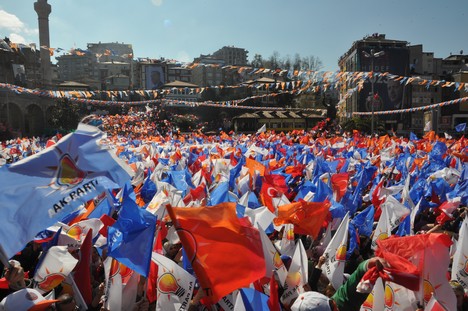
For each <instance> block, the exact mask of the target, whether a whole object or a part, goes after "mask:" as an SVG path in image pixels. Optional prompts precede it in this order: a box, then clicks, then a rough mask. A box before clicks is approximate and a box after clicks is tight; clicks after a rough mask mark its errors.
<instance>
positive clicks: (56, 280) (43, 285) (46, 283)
mask: <svg viewBox="0 0 468 311" xmlns="http://www.w3.org/2000/svg"><path fill="white" fill-rule="evenodd" d="M45 271H46V276H45V277H44V278H43V279H42V280H41V281H39V282H38V283H37V286H38V287H39V288H40V289H42V290H44V291H46V292H48V291H51V290H53V289H54V288H55V287H57V286H58V285H59V284H60V283H62V282H63V280H65V275H63V274H62V273H60V272H62V271H63V267H62V269H60V271H59V272H57V273H51V272H50V271H49V269H47V268H45Z"/></svg>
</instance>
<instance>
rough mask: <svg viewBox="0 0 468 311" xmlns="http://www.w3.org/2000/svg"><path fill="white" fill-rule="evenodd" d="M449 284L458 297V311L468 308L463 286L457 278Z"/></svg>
mask: <svg viewBox="0 0 468 311" xmlns="http://www.w3.org/2000/svg"><path fill="white" fill-rule="evenodd" d="M449 284H450V287H452V289H453V292H454V293H455V296H456V297H457V311H464V310H468V301H467V298H466V295H465V290H464V288H463V286H462V285H461V284H460V282H458V281H457V280H451V281H450V282H449Z"/></svg>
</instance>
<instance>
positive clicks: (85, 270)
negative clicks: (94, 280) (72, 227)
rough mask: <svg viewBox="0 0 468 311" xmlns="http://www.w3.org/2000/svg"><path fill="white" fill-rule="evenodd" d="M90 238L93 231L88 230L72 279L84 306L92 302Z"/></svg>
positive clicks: (91, 244) (91, 245)
mask: <svg viewBox="0 0 468 311" xmlns="http://www.w3.org/2000/svg"><path fill="white" fill-rule="evenodd" d="M92 236H93V229H90V230H89V231H88V233H87V234H86V238H85V239H84V241H83V243H82V244H81V248H80V259H79V262H78V264H77V265H76V267H75V270H74V273H73V279H74V280H75V283H76V286H77V287H78V288H79V290H80V293H81V296H82V297H83V300H84V301H85V303H86V304H88V305H89V304H91V302H92V301H93V290H92V288H91V269H90V267H91V254H92V251H93V250H92V247H93V243H92Z"/></svg>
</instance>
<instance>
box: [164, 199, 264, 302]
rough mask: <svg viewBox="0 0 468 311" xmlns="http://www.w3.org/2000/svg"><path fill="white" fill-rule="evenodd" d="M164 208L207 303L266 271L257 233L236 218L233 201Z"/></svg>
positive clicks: (247, 283) (251, 280)
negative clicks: (212, 204) (205, 205)
mask: <svg viewBox="0 0 468 311" xmlns="http://www.w3.org/2000/svg"><path fill="white" fill-rule="evenodd" d="M167 211H168V212H169V215H170V216H171V219H172V221H173V223H174V225H175V227H176V229H177V233H178V235H179V238H180V240H181V242H182V245H183V246H184V249H185V251H186V253H187V257H188V259H189V260H190V262H191V264H192V267H193V270H194V271H195V273H196V275H197V277H198V280H199V282H200V285H201V290H203V291H204V292H205V298H206V300H207V302H208V303H211V304H214V303H216V302H218V301H219V300H220V299H221V298H222V297H224V296H226V295H227V294H229V293H231V292H232V291H233V290H236V289H238V288H241V287H247V286H249V284H250V283H252V282H254V281H256V280H258V279H260V278H262V277H263V276H264V275H265V258H264V255H263V248H262V242H261V238H260V233H259V232H258V230H257V229H255V228H254V227H252V225H251V224H250V223H249V224H247V222H246V221H241V220H240V219H239V218H237V215H236V204H235V203H221V204H218V205H215V206H207V207H196V208H178V207H171V206H167ZM227 267H228V268H227Z"/></svg>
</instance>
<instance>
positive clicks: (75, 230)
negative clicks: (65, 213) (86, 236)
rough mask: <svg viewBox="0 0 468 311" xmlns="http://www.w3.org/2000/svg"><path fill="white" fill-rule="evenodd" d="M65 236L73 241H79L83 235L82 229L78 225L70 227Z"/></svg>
mask: <svg viewBox="0 0 468 311" xmlns="http://www.w3.org/2000/svg"><path fill="white" fill-rule="evenodd" d="M67 234H68V235H69V236H71V237H72V238H74V239H75V240H77V241H79V240H80V239H81V236H82V235H83V228H81V226H80V225H78V224H75V225H73V226H71V227H70V229H68V231H67Z"/></svg>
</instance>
